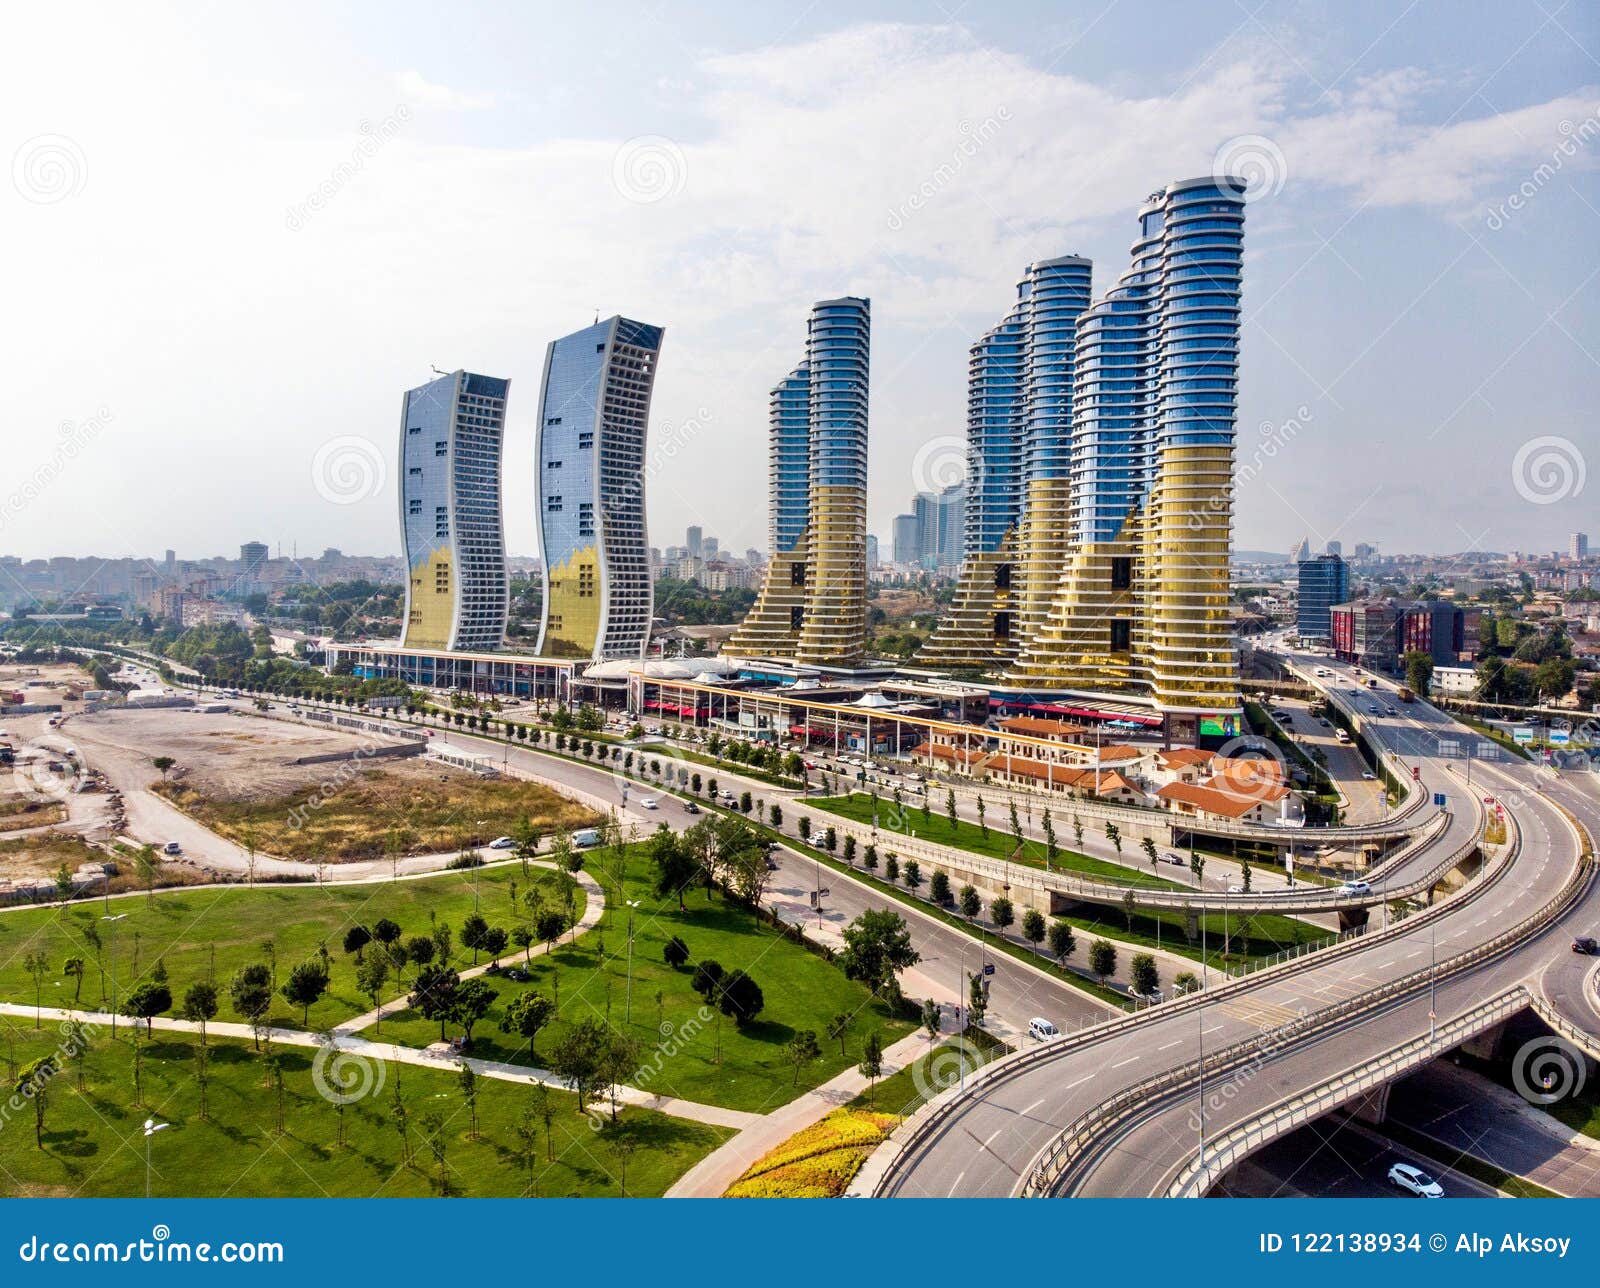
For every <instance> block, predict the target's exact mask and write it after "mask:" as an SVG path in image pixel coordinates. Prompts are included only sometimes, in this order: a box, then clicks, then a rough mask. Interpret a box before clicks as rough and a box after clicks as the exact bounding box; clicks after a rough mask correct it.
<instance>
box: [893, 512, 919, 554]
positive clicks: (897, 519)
mask: <svg viewBox="0 0 1600 1288" xmlns="http://www.w3.org/2000/svg"><path fill="white" fill-rule="evenodd" d="M889 549H890V553H891V554H892V556H893V558H894V561H895V563H897V564H915V563H916V562H917V561H918V560H919V559H921V558H922V529H921V527H920V526H919V525H918V523H917V516H916V515H914V514H897V515H895V516H894V525H893V528H892V533H891V536H890V540H889Z"/></svg>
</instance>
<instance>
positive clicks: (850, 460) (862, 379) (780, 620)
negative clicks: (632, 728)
mask: <svg viewBox="0 0 1600 1288" xmlns="http://www.w3.org/2000/svg"><path fill="white" fill-rule="evenodd" d="M870 353H871V304H870V302H869V301H868V300H865V299H858V298H856V297H854V296H846V297H844V298H841V299H836V300H821V301H818V302H817V303H816V304H815V305H813V306H812V309H811V316H810V320H809V322H808V324H807V337H806V357H805V361H804V362H802V363H801V364H800V365H799V366H797V367H796V368H795V369H794V370H793V371H792V372H790V373H789V375H787V376H786V377H784V379H783V380H781V381H780V382H779V383H778V385H777V386H776V387H775V388H774V389H773V391H772V394H771V398H770V400H769V411H768V425H769V433H768V465H769V482H768V488H769V507H770V514H769V523H770V525H771V537H772V561H771V563H770V564H768V567H767V575H766V578H765V580H764V581H763V583H762V587H761V591H760V594H759V595H758V596H757V597H756V602H755V605H754V606H753V607H752V608H751V610H750V613H749V614H748V616H746V618H745V620H744V621H743V622H742V623H741V624H740V626H739V629H738V630H737V631H735V632H734V634H733V637H732V638H731V639H730V640H729V641H728V644H727V650H728V652H730V653H732V654H735V655H740V656H746V657H749V656H757V657H774V658H784V659H792V660H794V661H798V662H805V663H811V664H815V665H829V666H851V665H854V664H855V663H856V662H859V661H860V659H861V655H862V653H863V652H864V651H865V648H866V621H867V598H866V587H867V568H866V539H867V397H868V386H869V378H868V368H869V358H870Z"/></svg>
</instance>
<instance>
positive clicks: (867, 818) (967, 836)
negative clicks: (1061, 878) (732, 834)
mask: <svg viewBox="0 0 1600 1288" xmlns="http://www.w3.org/2000/svg"><path fill="white" fill-rule="evenodd" d="M789 808H792V809H793V810H794V811H795V814H796V817H798V816H799V815H800V814H804V813H806V811H807V810H809V809H819V810H822V811H824V812H825V813H828V814H836V815H838V816H839V817H840V818H847V819H850V820H852V821H854V822H857V823H871V822H872V797H870V796H867V795H864V794H862V793H861V792H852V793H851V794H850V795H849V796H835V797H822V798H816V797H813V798H811V799H808V800H804V801H795V802H794V803H793V805H792V806H790V807H789ZM894 809H895V806H894V802H893V801H892V800H890V799H888V798H879V801H878V824H879V826H880V828H882V829H883V831H881V832H880V840H879V844H878V849H879V850H880V851H882V852H883V853H885V854H887V853H888V852H890V851H891V850H893V849H894V837H895V834H896V833H899V832H905V833H907V834H908V835H909V833H911V832H915V833H916V834H917V836H916V839H917V840H919V841H927V842H928V843H929V844H932V845H951V846H954V847H956V848H957V849H961V850H968V851H970V852H971V853H973V854H982V855H985V856H987V857H988V858H991V859H1012V860H1013V862H1018V863H1022V864H1026V865H1027V866H1028V867H1033V868H1043V867H1044V860H1045V847H1044V842H1043V841H1040V840H1036V839H1034V838H1032V837H1024V838H1023V842H1022V854H1021V856H1020V857H1017V858H1013V855H1014V854H1015V852H1016V849H1017V841H1016V838H1015V837H1014V836H1013V835H1012V834H1011V832H1010V830H1009V828H1010V817H1009V814H1006V813H1002V812H1001V811H999V810H996V815H997V817H996V818H994V819H993V820H992V821H989V831H988V835H987V836H985V835H984V831H983V828H981V827H979V826H978V824H976V823H969V822H968V821H967V820H966V819H964V818H958V819H957V820H956V825H955V826H954V827H953V828H952V827H951V826H950V819H949V816H948V815H946V814H944V813H942V812H940V811H939V810H938V809H930V811H929V813H928V814H927V816H926V817H924V815H923V813H922V811H921V810H920V809H917V808H914V807H913V806H911V805H909V804H907V805H902V806H901V807H900V818H901V820H902V822H901V825H900V826H894V825H893V816H894ZM1051 818H1052V820H1053V821H1054V823H1055V829H1056V837H1057V841H1058V844H1059V843H1060V842H1061V840H1062V839H1063V838H1065V837H1070V836H1072V835H1073V832H1072V810H1071V807H1070V805H1066V806H1063V808H1062V810H1061V812H1060V814H1059V815H1058V814H1057V813H1056V811H1054V810H1052V811H1051ZM826 826H827V820H826V819H824V820H821V821H820V822H819V823H817V825H816V827H815V829H814V830H815V831H821V830H823V829H824V828H826ZM1088 830H1089V829H1088V828H1085V831H1086V832H1087V831H1088ZM1098 834H1102V833H1097V835H1098ZM1123 846H1124V849H1125V850H1126V852H1127V855H1128V858H1129V866H1126V867H1124V866H1123V865H1122V864H1120V863H1112V862H1111V861H1110V860H1108V859H1096V858H1093V857H1091V856H1089V855H1087V854H1079V853H1078V852H1077V851H1075V850H1069V849H1067V848H1066V847H1065V845H1062V848H1061V849H1060V850H1058V851H1057V853H1056V857H1055V861H1054V863H1053V864H1052V865H1051V867H1052V869H1053V870H1054V871H1057V872H1076V873H1078V874H1080V875H1082V876H1088V877H1094V878H1096V879H1098V880H1102V881H1108V882H1111V883H1113V884H1116V885H1127V886H1137V887H1139V888H1141V889H1146V890H1182V889H1185V888H1186V887H1184V886H1181V885H1179V884H1178V883H1177V882H1175V881H1168V880H1167V879H1166V878H1165V877H1160V876H1156V875H1155V874H1154V873H1151V872H1144V871H1141V870H1140V869H1139V867H1137V866H1134V865H1136V864H1137V863H1138V862H1140V861H1141V860H1143V858H1144V852H1143V851H1142V850H1141V849H1140V848H1139V846H1138V843H1137V842H1135V841H1131V840H1127V839H1124V841H1123ZM913 857H915V856H913Z"/></svg>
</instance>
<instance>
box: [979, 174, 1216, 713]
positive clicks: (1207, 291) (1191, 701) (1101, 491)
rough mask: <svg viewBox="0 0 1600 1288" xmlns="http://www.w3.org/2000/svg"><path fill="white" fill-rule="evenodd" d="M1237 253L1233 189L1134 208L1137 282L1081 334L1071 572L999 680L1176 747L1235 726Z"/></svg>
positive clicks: (1194, 190) (1162, 194) (1184, 194)
mask: <svg viewBox="0 0 1600 1288" xmlns="http://www.w3.org/2000/svg"><path fill="white" fill-rule="evenodd" d="M1243 240H1244V184H1243V183H1242V182H1241V181H1239V180H1235V179H1231V178H1218V177H1214V176H1210V175H1208V176H1205V177H1204V178H1199V179H1190V180H1186V181H1183V182H1179V183H1174V184H1172V185H1170V186H1169V187H1167V188H1165V189H1163V190H1161V191H1159V192H1156V193H1154V194H1152V195H1151V196H1150V197H1149V198H1148V199H1147V200H1146V201H1145V203H1144V205H1143V206H1142V207H1141V208H1140V211H1139V235H1138V238H1137V240H1136V241H1135V242H1134V246H1133V251H1132V261H1133V262H1132V265H1131V266H1130V268H1129V269H1128V271H1126V272H1125V273H1124V274H1123V275H1122V276H1121V278H1120V279H1119V280H1118V282H1117V284H1116V285H1115V286H1114V287H1113V288H1112V289H1111V291H1110V292H1109V293H1108V294H1107V295H1106V296H1105V298H1104V299H1102V300H1101V301H1099V302H1098V303H1097V304H1096V305H1095V306H1094V307H1093V308H1092V309H1089V310H1088V311H1087V312H1085V313H1084V314H1083V315H1082V317H1081V318H1080V319H1079V321H1078V329H1077V354H1076V356H1077V362H1078V367H1077V371H1076V394H1077V396H1076V400H1075V404H1076V405H1075V408H1074V414H1073V430H1072V450H1071V454H1070V466H1069V468H1070V473H1071V480H1072V487H1071V495H1070V509H1069V519H1068V522H1069V533H1070V540H1071V557H1070V559H1069V560H1068V561H1067V564H1066V567H1065V569H1064V571H1063V573H1062V575H1061V578H1060V581H1059V582H1058V583H1057V584H1056V585H1055V587H1054V588H1053V591H1052V593H1051V594H1050V595H1049V596H1048V598H1049V600H1050V601H1051V607H1050V611H1049V616H1048V620H1047V621H1046V622H1045V623H1044V624H1043V625H1042V626H1041V627H1040V628H1038V629H1037V630H1034V631H1031V632H1030V633H1029V636H1028V638H1027V639H1026V641H1025V643H1024V646H1023V648H1022V650H1021V652H1020V653H1019V655H1018V658H1017V662H1016V665H1015V666H1014V667H1013V669H1012V673H1011V675H1010V677H1009V678H1010V679H1011V680H1012V681H1014V682H1015V683H1017V684H1018V685H1019V686H1026V687H1028V688H1029V689H1035V688H1083V689H1087V690H1090V691H1093V692H1099V693H1120V694H1128V695H1129V696H1135V697H1140V698H1144V699H1146V700H1148V701H1150V702H1151V703H1152V704H1153V705H1154V707H1155V708H1156V709H1157V710H1160V711H1162V712H1165V713H1166V714H1168V716H1169V717H1170V720H1169V731H1171V732H1172V733H1173V734H1174V736H1176V737H1179V738H1183V737H1187V736H1190V735H1191V734H1193V733H1194V732H1195V730H1196V728H1197V727H1198V728H1199V729H1200V730H1201V731H1205V729H1206V721H1207V717H1215V716H1218V715H1223V714H1229V713H1233V712H1236V711H1237V710H1238V708H1239V685H1238V659H1237V655H1236V653H1235V651H1234V647H1233V643H1232V619H1231V613H1230V606H1229V577H1228V573H1229V568H1228V565H1229V550H1230V546H1231V541H1232V528H1233V503H1232V484H1233V460H1234V417H1235V400H1236V395H1237V387H1238V351H1239V289H1240V268H1241V261H1242V251H1243ZM1197 721H1198V722H1199V723H1198V725H1197Z"/></svg>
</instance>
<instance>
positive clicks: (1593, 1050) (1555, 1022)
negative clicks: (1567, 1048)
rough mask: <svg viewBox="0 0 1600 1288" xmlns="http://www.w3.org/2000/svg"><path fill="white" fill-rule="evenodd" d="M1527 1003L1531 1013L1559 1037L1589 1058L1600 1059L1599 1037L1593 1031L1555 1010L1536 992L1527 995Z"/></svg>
mask: <svg viewBox="0 0 1600 1288" xmlns="http://www.w3.org/2000/svg"><path fill="white" fill-rule="evenodd" d="M1529 1005H1530V1006H1531V1007H1532V1008H1533V1013H1534V1014H1535V1015H1537V1016H1538V1017H1539V1018H1540V1019H1541V1020H1543V1021H1544V1022H1545V1023H1546V1024H1548V1025H1549V1026H1550V1027H1551V1028H1552V1029H1554V1030H1555V1031H1556V1032H1557V1033H1558V1034H1559V1035H1560V1036H1561V1037H1563V1038H1565V1039H1566V1040H1567V1041H1568V1042H1570V1043H1572V1045H1573V1046H1575V1047H1577V1048H1578V1049H1579V1050H1580V1051H1582V1052H1584V1054H1586V1055H1587V1056H1588V1057H1589V1058H1590V1059H1591V1060H1600V1038H1597V1037H1595V1035H1594V1034H1593V1033H1589V1032H1587V1031H1585V1030H1584V1029H1580V1028H1579V1027H1578V1026H1577V1025H1576V1024H1574V1023H1573V1022H1572V1021H1571V1020H1569V1019H1567V1018H1566V1017H1565V1016H1563V1015H1562V1014H1561V1012H1559V1011H1558V1010H1556V1008H1555V1007H1553V1006H1551V1005H1550V1002H1549V1000H1548V999H1546V998H1543V997H1541V996H1539V994H1537V993H1532V994H1530V995H1529Z"/></svg>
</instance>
